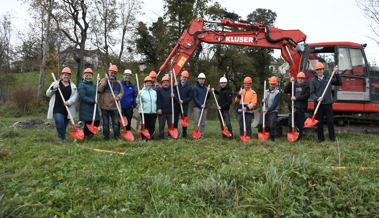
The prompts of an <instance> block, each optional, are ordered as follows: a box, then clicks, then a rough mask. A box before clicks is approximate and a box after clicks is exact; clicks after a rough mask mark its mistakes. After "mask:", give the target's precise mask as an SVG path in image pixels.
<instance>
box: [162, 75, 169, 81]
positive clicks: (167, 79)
mask: <svg viewBox="0 0 379 218" xmlns="http://www.w3.org/2000/svg"><path fill="white" fill-rule="evenodd" d="M163 81H170V79H169V78H168V76H164V77H162V80H161V82H163Z"/></svg>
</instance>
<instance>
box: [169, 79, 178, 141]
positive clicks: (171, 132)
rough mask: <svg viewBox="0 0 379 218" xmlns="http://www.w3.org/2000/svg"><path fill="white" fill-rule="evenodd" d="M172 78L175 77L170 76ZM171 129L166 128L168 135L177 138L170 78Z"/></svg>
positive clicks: (172, 86)
mask: <svg viewBox="0 0 379 218" xmlns="http://www.w3.org/2000/svg"><path fill="white" fill-rule="evenodd" d="M171 75H172V76H173V77H175V75H174V74H171ZM170 81H171V114H172V115H171V120H172V121H171V128H168V133H170V135H171V136H172V137H173V138H174V139H176V138H178V129H177V128H174V84H173V79H172V77H171V80H170Z"/></svg>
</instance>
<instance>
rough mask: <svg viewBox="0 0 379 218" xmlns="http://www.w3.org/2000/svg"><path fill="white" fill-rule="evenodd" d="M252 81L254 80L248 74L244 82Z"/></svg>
mask: <svg viewBox="0 0 379 218" xmlns="http://www.w3.org/2000/svg"><path fill="white" fill-rule="evenodd" d="M252 82H253V80H252V79H251V77H250V76H247V77H245V79H243V83H252Z"/></svg>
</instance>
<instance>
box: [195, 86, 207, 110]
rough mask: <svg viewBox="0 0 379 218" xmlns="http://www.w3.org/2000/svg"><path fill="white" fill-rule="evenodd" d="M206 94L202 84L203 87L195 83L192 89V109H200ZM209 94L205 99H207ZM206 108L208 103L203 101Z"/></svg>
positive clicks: (205, 88) (205, 87)
mask: <svg viewBox="0 0 379 218" xmlns="http://www.w3.org/2000/svg"><path fill="white" fill-rule="evenodd" d="M206 93H207V86H206V85H205V84H204V85H203V87H201V86H200V85H199V82H196V84H195V86H194V87H193V89H192V95H193V101H194V107H199V108H201V105H203V103H204V99H205V94H206ZM209 96H210V95H209V94H208V97H207V99H209ZM207 107H208V101H205V108H207Z"/></svg>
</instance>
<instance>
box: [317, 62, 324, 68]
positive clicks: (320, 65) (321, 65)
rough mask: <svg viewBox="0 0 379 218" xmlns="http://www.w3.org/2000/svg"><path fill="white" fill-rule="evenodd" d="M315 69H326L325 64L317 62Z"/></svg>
mask: <svg viewBox="0 0 379 218" xmlns="http://www.w3.org/2000/svg"><path fill="white" fill-rule="evenodd" d="M315 69H316V70H318V69H324V65H323V64H322V63H320V62H317V63H316V65H315Z"/></svg>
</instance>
